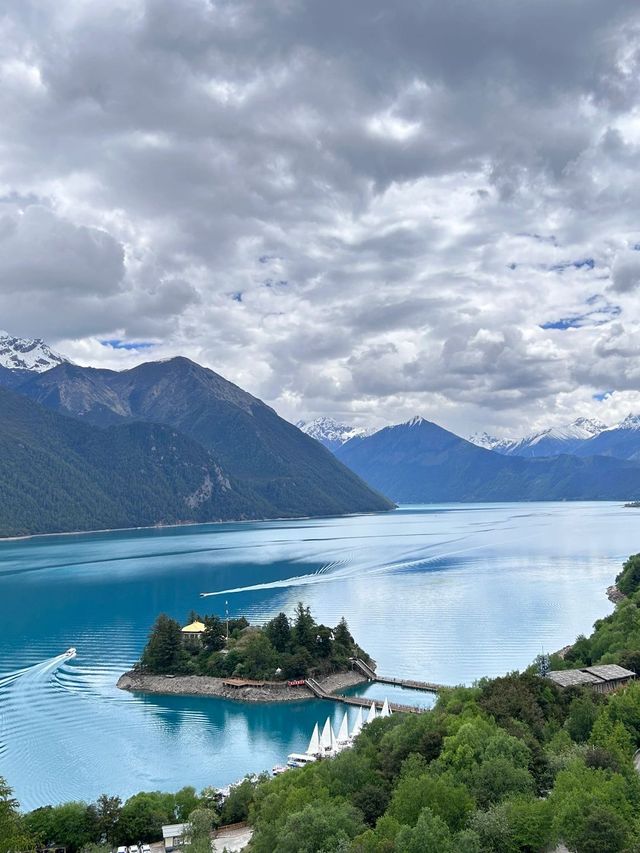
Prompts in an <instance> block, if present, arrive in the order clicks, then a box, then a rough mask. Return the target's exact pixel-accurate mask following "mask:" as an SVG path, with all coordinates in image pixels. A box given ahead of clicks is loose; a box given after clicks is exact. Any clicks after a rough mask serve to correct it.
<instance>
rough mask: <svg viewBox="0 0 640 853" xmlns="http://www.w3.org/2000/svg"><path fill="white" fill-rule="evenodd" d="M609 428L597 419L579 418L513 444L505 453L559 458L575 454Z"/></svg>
mask: <svg viewBox="0 0 640 853" xmlns="http://www.w3.org/2000/svg"><path fill="white" fill-rule="evenodd" d="M606 429H607V427H606V425H605V424H603V423H602V422H601V421H599V420H597V419H596V418H578V419H577V420H575V421H573V422H572V423H570V424H564V425H563V426H557V427H550V428H549V429H545V430H541V431H540V432H536V433H533V434H532V435H527V436H525V437H524V438H522V439H520V441H516V442H512V444H511V446H510V447H509V448H508V449H507V450H506V451H504V452H506V453H507V454H508V455H509V456H559V455H560V454H561V453H574V452H575V451H576V450H577V449H578V448H579V447H580V446H581V445H582V443H583V442H585V441H589V440H590V439H592V438H595V437H596V436H597V435H600V433H601V432H603V431H604V430H606Z"/></svg>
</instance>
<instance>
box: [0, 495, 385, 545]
mask: <svg viewBox="0 0 640 853" xmlns="http://www.w3.org/2000/svg"><path fill="white" fill-rule="evenodd" d="M396 509H398V505H397V504H396V505H395V506H392V507H389V509H378V510H372V511H371V512H345V513H344V514H342V515H282V516H278V517H277V518H226V519H218V520H217V521H175V522H172V523H171V524H142V525H138V526H136V527H97V528H94V529H92V530H60V531H57V532H53V533H23V534H22V535H20V536H1V535H0V545H1V544H2V543H3V542H23V541H24V540H25V539H41V538H43V537H44V536H91V535H94V534H96V533H132V532H134V531H137V530H171V529H173V528H177V527H209V526H210V525H212V524H264V523H265V522H268V521H313V520H314V519H316V518H318V519H319V518H359V517H361V516H367V515H378V514H379V513H381V512H393V511H394V510H396Z"/></svg>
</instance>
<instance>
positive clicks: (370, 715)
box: [365, 702, 376, 725]
mask: <svg viewBox="0 0 640 853" xmlns="http://www.w3.org/2000/svg"><path fill="white" fill-rule="evenodd" d="M375 718H376V703H375V702H372V703H371V707H370V708H369V713H368V714H367V719H366V721H365V725H367V724H368V723H372V722H373V721H374V720H375Z"/></svg>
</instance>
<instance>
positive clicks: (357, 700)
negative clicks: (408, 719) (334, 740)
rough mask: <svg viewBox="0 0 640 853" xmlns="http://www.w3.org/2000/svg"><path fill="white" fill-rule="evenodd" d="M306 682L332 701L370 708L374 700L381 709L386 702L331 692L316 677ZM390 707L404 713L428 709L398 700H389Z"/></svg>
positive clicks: (319, 696) (319, 694)
mask: <svg viewBox="0 0 640 853" xmlns="http://www.w3.org/2000/svg"><path fill="white" fill-rule="evenodd" d="M305 684H306V685H307V687H308V688H309V690H310V691H311V692H312V693H313V694H314V695H315V696H317V697H318V699H330V700H331V701H332V702H342V703H343V704H344V705H355V706H356V707H360V708H370V707H371V703H372V702H374V703H375V706H376V708H377V709H378V710H381V709H382V706H383V704H384V702H383V700H382V699H366V698H365V697H363V696H345V695H344V693H329V692H328V691H326V690H325V689H324V687H321V686H320V685H319V684H318V682H317V681H316V680H315V678H307V679H306V681H305ZM389 708H390V710H392V711H396V712H398V711H399V712H401V713H403V714H422V713H424V711H425V710H426V709H425V708H419V707H417V706H416V705H400V704H399V703H398V702H389Z"/></svg>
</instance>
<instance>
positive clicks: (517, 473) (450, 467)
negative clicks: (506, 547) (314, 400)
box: [336, 417, 640, 503]
mask: <svg viewBox="0 0 640 853" xmlns="http://www.w3.org/2000/svg"><path fill="white" fill-rule="evenodd" d="M336 455H337V456H338V458H339V459H340V460H341V461H342V462H344V463H345V464H346V465H348V466H349V467H350V468H351V469H352V470H353V471H355V472H356V473H357V474H359V475H360V476H361V477H362V478H363V479H365V480H366V481H367V482H368V483H370V484H371V485H372V486H373V487H374V488H376V489H379V490H380V491H381V492H383V493H384V494H386V495H388V496H389V497H391V498H392V499H393V500H395V501H397V502H399V503H433V502H440V501H545V500H547V501H551V500H627V499H630V498H635V497H636V496H638V495H639V494H640V465H639V464H637V463H636V462H633V461H628V460H626V459H618V458H614V457H613V456H612V455H590V456H585V457H582V458H581V457H578V456H571V455H569V454H563V455H561V456H557V457H534V458H524V457H522V456H507V455H504V454H501V453H496V452H495V451H493V450H487V449H486V448H483V447H478V446H477V445H475V444H472V443H471V442H469V441H466V440H465V439H463V438H460V437H459V436H457V435H454V433H452V432H449V431H448V430H445V429H443V428H442V427H440V426H438V425H437V424H434V423H431V422H430V421H427V420H425V419H424V418H421V417H416V418H413V419H412V420H410V421H407V422H406V423H404V424H399V425H397V426H390V427H386V428H384V429H381V430H379V431H378V432H375V433H374V434H373V435H370V436H366V437H364V438H354V439H352V440H351V441H348V442H346V443H345V444H344V445H342V447H340V448H339V449H338V450H337V451H336Z"/></svg>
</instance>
